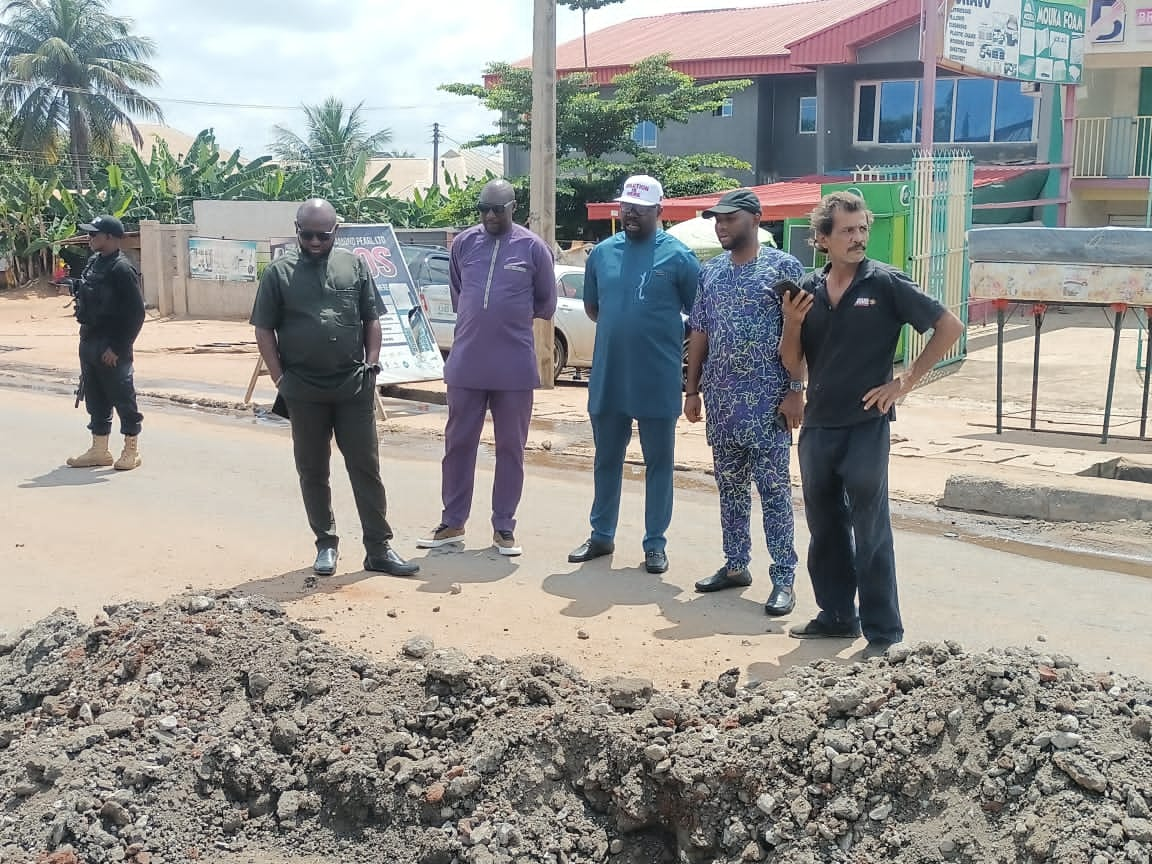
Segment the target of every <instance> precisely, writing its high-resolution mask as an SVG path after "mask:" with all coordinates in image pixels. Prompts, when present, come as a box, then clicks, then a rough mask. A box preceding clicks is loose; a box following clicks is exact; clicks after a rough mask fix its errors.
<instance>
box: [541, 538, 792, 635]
mask: <svg viewBox="0 0 1152 864" xmlns="http://www.w3.org/2000/svg"><path fill="white" fill-rule="evenodd" d="M610 560H611V559H609V558H601V559H598V560H596V561H591V562H589V563H587V564H585V565H583V566H582V567H580V568H579V569H577V570H574V571H571V572H567V573H553V574H552V575H551V576H548V577H547V578H546V579H545V580H544V582H543V584H542V586H541V587H542V588H543V589H544V590H545V591H546V592H548V593H549V594H551V595H553V596H554V597H563V598H566V599H567V600H569V601H570V602H569V603H568V605H567V606H566V607H565V608H564V609H562V610H561V611H560V614H561V615H565V616H568V617H571V618H595V617H598V616H600V615H603V614H605V613H607V612H609V611H611V610H612V609H613V608H615V607H617V606H656V608H657V609H658V610H659V612H660V615H661V616H662V617H663V618H664V619H665V620H666V621H668V622H669V624H670V625H671V626H670V627H665V628H662V629H660V630H656V631H655V632H654V633H653V634H652V635H653V636H655V637H656V638H657V639H665V640H674V641H684V640H687V639H705V638H707V637H709V636H718V635H723V636H764V635H765V634H781V633H783V632H784V627H783V625H782V624H781V623H780V622H779V621H777V620H775V619H772V618H768V617H767V616H766V615H765V614H764V607H763V605H761V602H760V601H759V600H753V599H749V598H746V597H744V596H742V594H743V592H725V593H724V595H723V596H717V595H715V594H713V595H708V596H704V595H696V594H692V595H689V597H690V599H687V600H684V599H681V598H682V595H684V594H685V591H684V589H683V588H680V587H679V586H677V585H672V584H670V583H668V582H665V581H664V580H663V579H662V578H660V576H658V575H652V574H650V573H648V572H646V571H645V570H644V568H643V566H642V565H641V566H637V567H629V568H613V567H612V566H611V564H610V563H609V562H610ZM752 590H755V589H752Z"/></svg>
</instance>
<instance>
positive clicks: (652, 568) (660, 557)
mask: <svg viewBox="0 0 1152 864" xmlns="http://www.w3.org/2000/svg"><path fill="white" fill-rule="evenodd" d="M644 569H645V570H647V571H648V572H649V573H667V572H668V556H667V555H665V554H664V553H663V552H645V553H644Z"/></svg>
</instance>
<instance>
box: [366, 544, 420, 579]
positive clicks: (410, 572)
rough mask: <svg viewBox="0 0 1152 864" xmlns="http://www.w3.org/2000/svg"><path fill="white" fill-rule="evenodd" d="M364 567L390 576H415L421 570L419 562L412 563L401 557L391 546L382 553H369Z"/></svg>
mask: <svg viewBox="0 0 1152 864" xmlns="http://www.w3.org/2000/svg"><path fill="white" fill-rule="evenodd" d="M364 569H365V570H371V571H373V572H375V573H387V574H388V575H389V576H415V575H416V574H417V573H419V572H420V565H419V564H412V563H410V562H408V561H405V560H404V559H403V558H401V557H400V556H399V555H398V554H397V553H396V550H395V549H393V548H392V547H391V546H388V547H386V548H385V549H384V551H383V552H382V553H378V554H376V555H369V556H368V557H367V558H365V559H364Z"/></svg>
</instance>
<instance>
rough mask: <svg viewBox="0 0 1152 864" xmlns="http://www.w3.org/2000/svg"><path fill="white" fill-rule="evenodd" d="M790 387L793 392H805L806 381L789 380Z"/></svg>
mask: <svg viewBox="0 0 1152 864" xmlns="http://www.w3.org/2000/svg"><path fill="white" fill-rule="evenodd" d="M788 389H789V390H791V391H792V392H793V393H803V392H804V382H803V381H789V382H788Z"/></svg>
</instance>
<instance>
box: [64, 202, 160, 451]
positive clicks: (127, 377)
mask: <svg viewBox="0 0 1152 864" xmlns="http://www.w3.org/2000/svg"><path fill="white" fill-rule="evenodd" d="M80 230H81V231H87V232H88V247H89V248H90V249H91V250H92V251H93V252H94V253H95V254H94V255H92V257H91V258H89V259H88V263H87V265H85V267H84V273H83V275H82V276H81V277H80V282H79V284H78V285H77V287H76V291H75V295H76V320H77V321H79V322H80V375H81V376H82V377H81V380H82V381H83V382H84V407H85V409H87V411H88V417H89V421H88V429H89V430H90V431H91V432H92V445H91V446H90V447H89V448H88V450H87V451H86V452H84V453H81V454H80V455H79V456H73V457H72V458H70V459H69V460H68V466H69V467H70V468H97V467H107V466H109V465H112V466H113V467H114V468H116V469H117V470H119V471H131V470H132V469H133V468H137V467H139V466H140V448H139V436H140V423H141V421H142V420H143V417H142V416H141V414H140V411H139V409H138V408H137V407H136V387H135V385H134V384H133V381H132V345H133V343H135V341H136V337H137V336H139V335H140V328H141V327H142V326H144V297H143V296H142V295H141V293H140V276H139V275H138V274H137V272H136V268H135V267H133V266H132V262H131V261H129V260H128V257H127V256H126V255H125V254H124V253H123V252H121V251H120V244H121V242H122V241H123V239H124V225H123V224H122V223H121V222H120V220H119V219H116V218H114V217H112V216H97V217H96V218H95V219H93V220H92V222H91V223H90V224H87V225H81V226H80ZM113 409H115V410H116V413H117V414H118V415H119V416H120V434H122V435H123V436H124V449H123V451H122V452H121V454H120V458H119V459H117V460H116V461H115V462H113V461H112V451H111V450H109V449H108V438H109V436H110V435H111V434H112V410H113Z"/></svg>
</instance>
